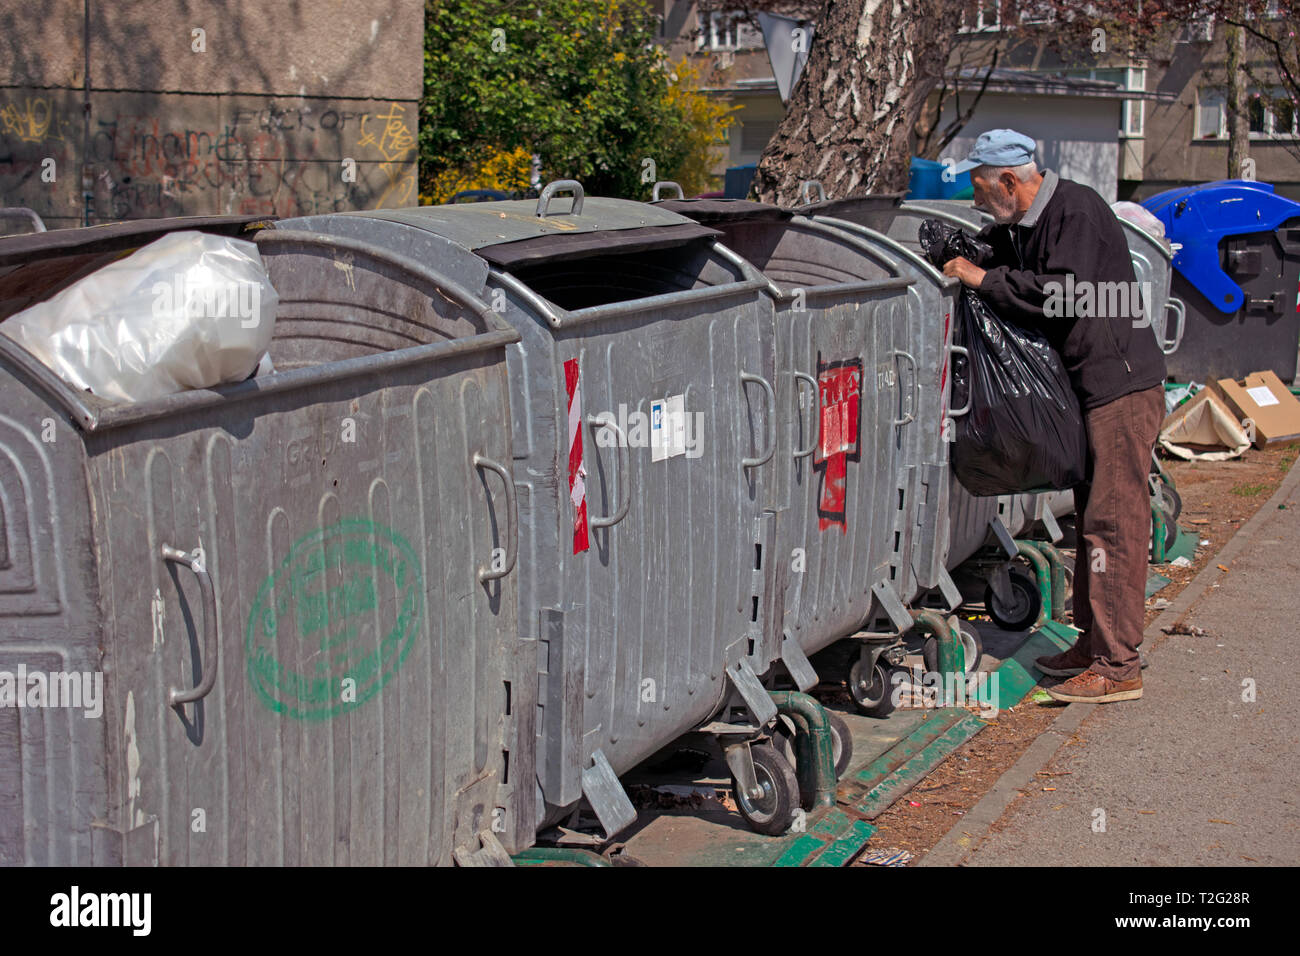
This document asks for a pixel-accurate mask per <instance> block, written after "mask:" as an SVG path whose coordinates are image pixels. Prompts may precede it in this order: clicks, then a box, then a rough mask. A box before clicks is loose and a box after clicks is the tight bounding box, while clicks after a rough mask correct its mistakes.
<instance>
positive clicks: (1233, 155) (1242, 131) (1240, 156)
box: [1224, 13, 1250, 179]
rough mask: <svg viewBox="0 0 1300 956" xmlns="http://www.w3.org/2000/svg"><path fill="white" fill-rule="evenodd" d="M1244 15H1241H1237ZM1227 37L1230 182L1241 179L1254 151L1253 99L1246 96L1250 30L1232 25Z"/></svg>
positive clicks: (1225, 110)
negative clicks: (1251, 151) (1251, 103)
mask: <svg viewBox="0 0 1300 956" xmlns="http://www.w3.org/2000/svg"><path fill="white" fill-rule="evenodd" d="M1237 15H1238V16H1240V14H1239V13H1238V14H1237ZM1224 32H1225V34H1226V36H1225V37H1224V41H1225V44H1226V46H1227V62H1226V63H1225V64H1224V68H1225V70H1226V72H1227V74H1228V91H1227V95H1226V97H1225V103H1224V106H1225V109H1224V112H1225V113H1227V119H1228V129H1227V133H1228V174H1227V176H1226V178H1227V179H1240V178H1241V175H1242V165H1243V160H1245V158H1246V154H1247V151H1248V150H1249V149H1250V112H1249V110H1250V100H1249V98H1248V97H1247V95H1246V73H1245V65H1246V31H1245V30H1243V29H1242V28H1241V27H1237V26H1232V25H1231V24H1229V25H1228V26H1227V27H1226V28H1225V31H1224Z"/></svg>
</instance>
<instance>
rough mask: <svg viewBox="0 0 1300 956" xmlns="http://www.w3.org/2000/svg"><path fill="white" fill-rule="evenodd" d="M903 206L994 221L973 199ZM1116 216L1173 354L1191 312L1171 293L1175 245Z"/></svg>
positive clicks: (976, 222) (977, 224) (1156, 325)
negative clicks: (974, 205) (976, 207)
mask: <svg viewBox="0 0 1300 956" xmlns="http://www.w3.org/2000/svg"><path fill="white" fill-rule="evenodd" d="M903 207H904V208H905V209H908V210H910V211H912V212H914V213H919V214H923V213H926V212H937V213H940V214H942V215H944V216H946V217H951V218H952V219H954V220H963V221H965V222H967V223H969V225H970V227H971V228H974V229H976V230H979V229H983V228H984V227H985V226H987V225H990V224H991V223H992V222H993V217H992V216H991V215H989V214H988V213H986V212H982V211H980V210H978V209H975V208H974V207H973V206H971V204H970V203H969V202H958V201H955V200H939V199H927V200H918V201H910V200H909V201H908V202H906V203H904V204H903ZM926 218H928V217H926ZM1116 218H1117V219H1119V223H1120V225H1121V226H1122V227H1123V228H1124V239H1125V241H1126V242H1127V243H1128V253H1129V259H1130V260H1131V261H1132V263H1133V274H1134V277H1135V278H1136V280H1137V281H1138V282H1139V283H1144V282H1145V283H1150V286H1149V288H1150V291H1151V331H1152V332H1153V333H1154V334H1155V337H1156V341H1157V342H1158V343H1159V344H1160V350H1161V351H1162V352H1164V353H1165V354H1166V355H1171V354H1173V353H1174V352H1176V351H1178V346H1179V344H1180V343H1181V341H1182V337H1183V326H1184V324H1185V321H1186V312H1187V310H1186V306H1185V305H1184V303H1183V301H1182V300H1181V299H1179V298H1178V297H1177V296H1174V295H1171V294H1170V289H1171V283H1172V281H1173V275H1174V266H1173V254H1174V253H1173V246H1172V244H1171V243H1170V241H1169V240H1168V239H1166V238H1164V237H1163V236H1153V235H1152V234H1151V233H1149V232H1147V231H1146V230H1145V229H1143V228H1142V227H1141V226H1139V225H1137V224H1136V223H1133V222H1130V221H1129V220H1127V219H1124V218H1121V217H1119V216H1117V217H1116ZM909 228H910V227H909Z"/></svg>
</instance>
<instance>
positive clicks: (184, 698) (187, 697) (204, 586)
mask: <svg viewBox="0 0 1300 956" xmlns="http://www.w3.org/2000/svg"><path fill="white" fill-rule="evenodd" d="M158 550H159V554H160V555H161V556H162V559H163V560H164V561H175V562H176V563H177V564H183V565H185V566H186V567H188V568H189V569H190V570H191V571H193V572H194V576H195V577H196V578H198V579H199V591H200V592H201V593H202V595H203V663H204V664H205V665H206V667H205V668H204V671H203V680H201V681H199V685H198V686H197V687H195V688H194V689H193V690H177V689H176V688H175V687H172V688H170V689H169V690H168V691H167V703H168V705H169V706H171V707H179V706H180V705H181V704H189V703H192V702H193V701H196V700H202V699H203V698H204V697H207V696H208V694H209V693H210V692H211V690H212V688H213V687H214V686H215V685H216V683H217V647H218V646H219V645H220V643H221V642H220V641H219V640H218V635H217V594H216V591H214V590H213V588H212V577H211V576H210V575H209V574H208V568H207V560H206V558H205V557H204V555H203V549H202V548H195V549H194V550H193V551H191V552H189V553H188V554H186V553H185V552H184V551H181V550H179V549H177V548H173V547H172V546H171V545H169V544H164V545H163V546H162V547H161V548H159V549H158Z"/></svg>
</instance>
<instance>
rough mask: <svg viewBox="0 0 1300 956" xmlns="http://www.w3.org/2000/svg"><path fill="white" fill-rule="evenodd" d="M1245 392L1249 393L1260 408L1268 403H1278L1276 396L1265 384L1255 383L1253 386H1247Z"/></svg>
mask: <svg viewBox="0 0 1300 956" xmlns="http://www.w3.org/2000/svg"><path fill="white" fill-rule="evenodd" d="M1246 394H1247V395H1249V396H1250V397H1251V398H1252V399H1253V400H1254V402H1255V404H1256V405H1258V406H1259V407H1260V408H1264V407H1266V406H1268V405H1277V404H1280V403H1279V402H1278V400H1277V396H1276V395H1274V394H1273V392H1272V391H1271V390H1270V389H1269V387H1268V386H1267V385H1256V386H1255V387H1254V388H1248V389H1246Z"/></svg>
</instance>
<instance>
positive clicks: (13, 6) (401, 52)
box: [0, 0, 424, 228]
mask: <svg viewBox="0 0 1300 956" xmlns="http://www.w3.org/2000/svg"><path fill="white" fill-rule="evenodd" d="M87 11H88V13H89V17H88V19H89V25H88V26H89V28H88V29H87ZM423 18H424V13H423V5H422V4H420V3H418V2H414V0H383V2H378V3H367V4H357V3H355V2H354V0H277V2H275V3H264V2H259V0H228V2H213V0H207V2H204V0H137V2H132V3H129V4H128V3H121V2H112V0H88V2H83V0H52V2H50V3H48V4H45V5H36V4H21V3H20V2H19V0H4V5H3V6H2V7H0V205H6V206H29V207H31V208H33V209H35V210H36V211H37V212H38V213H40V214H41V216H42V217H44V218H45V219H46V222H47V224H48V225H49V226H50V227H51V228H55V227H58V226H74V225H80V224H81V223H82V218H83V215H84V212H85V206H86V200H85V198H84V196H83V188H82V184H83V180H82V169H83V164H84V165H86V166H87V167H88V171H89V173H90V178H91V183H92V186H91V200H90V218H91V221H92V222H103V221H109V220H115V219H129V218H141V217H150V216H172V215H199V214H214V213H249V214H255V215H280V216H289V215H297V214H299V213H308V212H321V211H329V210H344V209H358V208H374V207H378V206H390V207H391V206H401V205H414V204H415V203H417V202H418V195H417V190H416V155H417V146H416V132H417V129H418V101H419V97H420V93H421V89H422V86H423V74H422V71H423ZM196 30H202V31H203V33H202V35H201V38H200V36H199V35H198V34H196V33H195V31H196ZM200 48H201V49H200ZM87 69H88V71H89V76H90V84H89V85H90V90H89V94H87V92H86V90H85V77H86V75H87ZM87 102H88V103H89V111H88V113H87V111H86V110H85V104H86V103H87ZM345 161H351V162H345ZM0 228H3V225H2V224H0Z"/></svg>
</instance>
